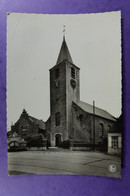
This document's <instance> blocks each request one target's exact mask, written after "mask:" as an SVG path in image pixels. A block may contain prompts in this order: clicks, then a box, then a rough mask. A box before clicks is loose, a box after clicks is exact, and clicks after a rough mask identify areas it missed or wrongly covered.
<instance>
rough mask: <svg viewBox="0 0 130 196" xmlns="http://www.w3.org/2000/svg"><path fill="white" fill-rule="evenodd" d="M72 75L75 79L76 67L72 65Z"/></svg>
mask: <svg viewBox="0 0 130 196" xmlns="http://www.w3.org/2000/svg"><path fill="white" fill-rule="evenodd" d="M71 77H72V78H74V79H75V69H74V68H73V67H71Z"/></svg>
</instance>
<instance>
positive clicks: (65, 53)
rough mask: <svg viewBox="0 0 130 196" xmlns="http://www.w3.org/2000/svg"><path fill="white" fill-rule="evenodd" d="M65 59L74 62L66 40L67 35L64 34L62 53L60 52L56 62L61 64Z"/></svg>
mask: <svg viewBox="0 0 130 196" xmlns="http://www.w3.org/2000/svg"><path fill="white" fill-rule="evenodd" d="M64 60H67V61H69V62H70V63H72V64H73V61H72V58H71V55H70V52H69V49H68V46H67V44H66V41H65V36H63V42H62V46H61V49H60V53H59V56H58V59H57V62H56V64H59V63H61V62H62V61H64Z"/></svg>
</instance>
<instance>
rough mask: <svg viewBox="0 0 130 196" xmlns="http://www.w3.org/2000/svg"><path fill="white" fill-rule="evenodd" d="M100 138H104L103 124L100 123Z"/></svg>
mask: <svg viewBox="0 0 130 196" xmlns="http://www.w3.org/2000/svg"><path fill="white" fill-rule="evenodd" d="M99 128H100V129H99V137H100V138H102V137H103V124H102V123H100V127H99Z"/></svg>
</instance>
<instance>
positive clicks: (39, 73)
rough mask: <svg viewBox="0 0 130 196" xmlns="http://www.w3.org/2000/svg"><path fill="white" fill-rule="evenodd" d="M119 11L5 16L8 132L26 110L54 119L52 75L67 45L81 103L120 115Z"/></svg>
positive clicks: (13, 14)
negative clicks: (64, 43)
mask: <svg viewBox="0 0 130 196" xmlns="http://www.w3.org/2000/svg"><path fill="white" fill-rule="evenodd" d="M120 19H121V16H120V11H117V12H107V13H96V14H78V15H44V14H23V13H10V14H8V15H7V130H8V131H9V130H10V126H11V124H12V123H15V122H16V121H17V120H18V119H19V117H20V115H21V113H22V110H23V109H26V110H27V112H28V114H29V115H30V116H33V117H35V118H38V119H43V120H44V121H46V120H47V119H48V117H49V115H50V89H49V88H50V83H49V69H50V68H51V67H53V66H54V65H55V64H56V61H57V58H58V54H59V51H60V48H61V44H62V41H63V26H64V25H65V26H66V27H65V29H66V30H65V38H66V42H67V45H68V48H69V51H70V54H71V57H72V59H73V62H74V64H75V65H76V66H78V67H79V68H80V100H81V101H84V102H87V103H89V104H92V103H93V100H95V105H96V106H97V107H100V108H102V109H104V110H106V111H108V112H109V113H110V114H112V115H113V116H115V117H119V115H120V114H121V77H122V76H121V21H120Z"/></svg>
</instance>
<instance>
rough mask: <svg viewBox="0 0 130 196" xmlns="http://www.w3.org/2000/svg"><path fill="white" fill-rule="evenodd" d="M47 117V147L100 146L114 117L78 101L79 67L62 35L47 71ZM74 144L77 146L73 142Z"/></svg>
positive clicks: (105, 138) (113, 121) (114, 120)
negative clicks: (48, 105)
mask: <svg viewBox="0 0 130 196" xmlns="http://www.w3.org/2000/svg"><path fill="white" fill-rule="evenodd" d="M49 71H50V117H49V119H48V120H47V122H46V132H47V138H48V140H49V142H50V146H60V143H61V142H64V141H71V145H72V146H73V148H74V146H75V147H76V146H92V145H102V144H103V142H104V141H105V140H107V134H108V132H109V131H110V130H111V128H112V127H113V124H114V123H115V122H116V118H115V117H113V116H112V115H111V114H109V113H108V112H107V111H105V110H102V109H101V108H97V107H95V106H94V104H93V105H90V104H88V103H84V102H82V101H81V100H80V79H79V75H80V68H79V67H78V66H76V65H75V64H74V63H73V60H72V58H71V55H70V52H69V49H68V46H67V43H66V40H65V37H63V42H62V46H61V49H60V52H59V56H58V59H57V62H56V65H55V66H54V67H52V68H51V69H50V70H49ZM76 144H77V145H76Z"/></svg>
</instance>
